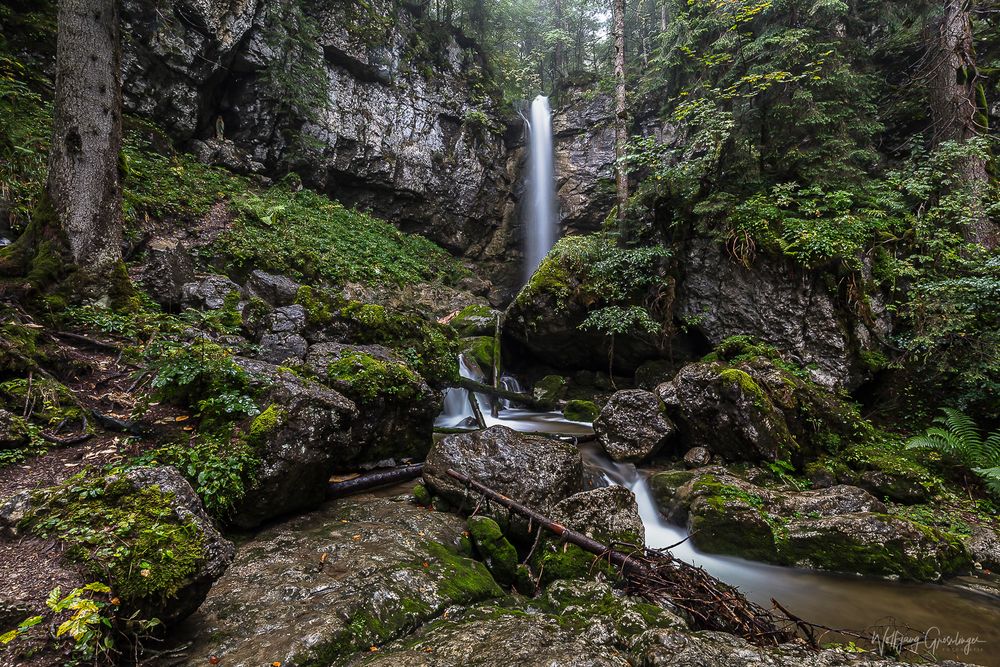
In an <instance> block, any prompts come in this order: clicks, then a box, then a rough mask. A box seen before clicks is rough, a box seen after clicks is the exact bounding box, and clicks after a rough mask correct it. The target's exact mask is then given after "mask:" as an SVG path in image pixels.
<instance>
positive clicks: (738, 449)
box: [656, 362, 798, 461]
mask: <svg viewBox="0 0 1000 667" xmlns="http://www.w3.org/2000/svg"><path fill="white" fill-rule="evenodd" d="M656 393H657V395H658V396H659V398H660V400H661V401H663V405H664V406H665V411H666V414H667V415H669V417H670V419H672V420H673V421H674V422H675V423H676V424H677V425H678V427H679V431H680V437H681V440H682V442H683V443H684V446H685V448H687V447H692V446H700V447H705V448H706V449H708V450H709V451H710V452H711V453H712V454H715V455H718V456H721V457H723V458H725V459H727V460H730V461H759V460H761V459H764V460H768V461H776V460H778V459H788V458H791V456H792V454H793V453H794V452H795V451H796V450H797V449H798V444H797V443H796V441H795V439H794V438H793V437H792V434H791V432H790V431H789V430H788V424H787V423H786V422H785V416H784V414H783V413H782V412H781V411H780V410H779V409H778V408H777V407H776V406H775V405H774V402H773V401H772V400H771V398H770V396H768V394H767V393H766V392H765V391H764V390H763V389H761V387H760V385H759V384H758V383H757V382H756V381H755V380H754V378H753V377H752V376H750V375H749V374H748V373H747V372H746V371H745V370H743V369H741V368H733V367H729V366H727V365H726V364H723V363H719V362H715V363H697V364H689V365H687V366H685V367H684V368H682V369H681V370H680V372H679V373H677V375H676V376H675V377H674V379H673V380H671V381H670V382H666V383H664V384H661V385H660V386H659V387H657V388H656Z"/></svg>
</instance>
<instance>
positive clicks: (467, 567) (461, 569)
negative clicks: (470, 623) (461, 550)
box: [421, 542, 503, 604]
mask: <svg viewBox="0 0 1000 667" xmlns="http://www.w3.org/2000/svg"><path fill="white" fill-rule="evenodd" d="M427 550H428V552H429V553H430V555H431V558H430V560H429V561H428V563H429V567H428V568H427V569H428V571H429V572H430V573H431V575H433V576H436V577H438V578H439V585H440V590H441V593H442V594H444V595H445V596H447V597H448V598H449V599H450V600H451V601H452V602H453V603H455V604H468V603H470V602H478V601H480V600H488V599H490V598H495V597H500V596H501V595H503V591H502V590H500V587H499V586H497V582H496V581H495V580H494V579H493V577H492V576H491V575H490V573H489V570H487V569H486V567H484V566H483V564H482V563H480V562H479V561H476V560H472V559H471V558H465V557H463V556H459V555H457V554H455V553H453V552H452V551H450V550H449V549H448V548H447V547H445V546H444V545H442V544H438V543H437V542H428V543H427ZM421 567H422V564H421Z"/></svg>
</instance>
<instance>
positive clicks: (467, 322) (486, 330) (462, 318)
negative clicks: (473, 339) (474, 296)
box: [448, 303, 501, 338]
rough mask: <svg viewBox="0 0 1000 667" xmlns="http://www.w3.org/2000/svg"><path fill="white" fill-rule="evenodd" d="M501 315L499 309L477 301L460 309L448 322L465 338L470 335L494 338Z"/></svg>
mask: <svg viewBox="0 0 1000 667" xmlns="http://www.w3.org/2000/svg"><path fill="white" fill-rule="evenodd" d="M500 316H501V312H500V311H499V310H495V309H493V308H491V307H489V306H487V305H484V304H478V303H476V304H472V305H469V306H466V307H465V308H463V309H462V310H460V311H458V313H456V314H455V316H454V317H452V318H451V319H449V320H448V324H449V325H450V326H451V327H452V328H453V329H454V330H455V331H457V332H458V335H459V336H462V337H463V338H467V337H470V336H488V337H491V338H492V337H493V334H494V332H495V331H496V324H497V317H500Z"/></svg>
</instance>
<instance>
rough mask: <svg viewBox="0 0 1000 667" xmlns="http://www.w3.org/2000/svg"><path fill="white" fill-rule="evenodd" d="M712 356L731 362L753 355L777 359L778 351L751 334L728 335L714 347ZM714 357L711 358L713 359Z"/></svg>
mask: <svg viewBox="0 0 1000 667" xmlns="http://www.w3.org/2000/svg"><path fill="white" fill-rule="evenodd" d="M714 356H715V357H716V359H718V360H724V361H728V362H731V363H738V362H740V361H746V360H749V359H753V358H754V357H765V358H767V359H778V358H779V357H780V355H779V354H778V351H777V350H776V349H775V348H774V347H772V346H770V345H768V344H767V343H763V342H761V341H759V340H757V339H756V338H754V337H753V336H742V335H741V336H730V337H728V338H726V339H725V340H723V341H722V342H721V343H719V344H718V345H717V346H716V347H715V352H714ZM714 360H715V359H713V361H714Z"/></svg>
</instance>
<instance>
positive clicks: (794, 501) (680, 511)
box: [651, 468, 970, 581]
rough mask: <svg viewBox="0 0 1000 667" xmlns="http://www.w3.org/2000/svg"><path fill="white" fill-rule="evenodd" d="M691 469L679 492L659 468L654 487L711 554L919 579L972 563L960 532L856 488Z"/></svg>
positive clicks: (670, 513)
mask: <svg viewBox="0 0 1000 667" xmlns="http://www.w3.org/2000/svg"><path fill="white" fill-rule="evenodd" d="M689 474H692V475H694V476H693V477H692V478H691V479H690V480H689V481H687V482H684V483H683V484H681V485H680V486H678V487H676V489H675V490H673V492H672V493H666V492H664V493H660V492H657V488H658V486H660V484H659V482H658V481H657V478H658V477H659V476H660V475H656V476H654V477H653V479H652V481H651V486H652V487H653V490H654V494H655V495H656V497H657V501H658V503H660V509H661V511H662V512H663V514H664V515H665V516H666V517H667V518H668V519H669V520H671V521H674V522H677V523H686V524H687V527H688V530H689V531H690V532H691V533H692V537H691V539H692V542H693V543H694V544H695V545H696V546H697V547H698V548H700V549H703V550H705V551H708V552H710V553H722V554H728V555H738V556H743V557H747V558H752V559H755V560H763V561H768V562H773V563H780V564H783V565H793V566H800V567H811V568H816V569H821V570H833V571H838V572H849V573H860V574H875V575H880V576H885V577H892V578H896V577H900V578H904V579H912V580H917V581H932V580H936V579H939V578H940V577H941V576H943V575H946V574H951V573H955V572H959V571H961V570H963V569H964V568H967V567H968V565H969V562H970V561H969V556H968V554H967V553H966V550H965V548H964V547H963V546H962V544H961V542H960V541H959V540H958V538H956V537H955V536H953V535H950V534H948V533H945V532H943V531H940V530H937V529H935V528H931V527H929V526H924V525H922V524H918V523H916V522H914V521H910V520H907V519H904V518H901V517H897V516H893V515H890V514H887V513H886V511H887V510H886V507H885V505H883V504H882V503H881V502H880V501H878V500H877V499H876V498H875V497H874V496H872V495H871V494H870V493H868V492H867V491H865V490H863V489H860V488H857V487H853V486H845V485H838V486H833V487H830V488H827V489H821V490H813V491H805V492H790V491H777V490H774V489H766V488H763V487H760V486H757V485H755V484H751V483H750V482H747V481H745V480H742V479H740V478H738V477H735V476H733V475H731V474H729V473H728V472H726V471H725V470H724V469H722V468H705V469H701V470H699V471H693V472H692V473H689ZM667 481H669V480H667ZM678 481H679V480H678Z"/></svg>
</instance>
